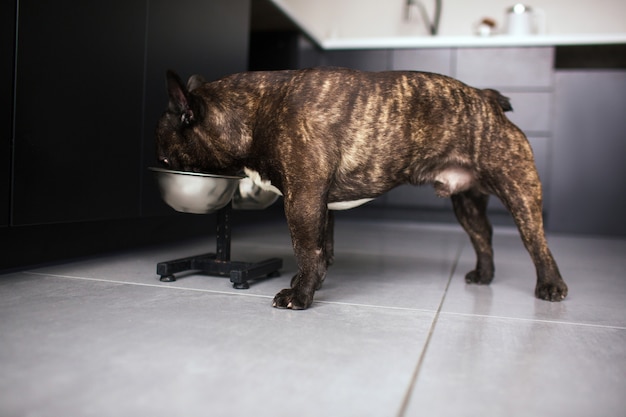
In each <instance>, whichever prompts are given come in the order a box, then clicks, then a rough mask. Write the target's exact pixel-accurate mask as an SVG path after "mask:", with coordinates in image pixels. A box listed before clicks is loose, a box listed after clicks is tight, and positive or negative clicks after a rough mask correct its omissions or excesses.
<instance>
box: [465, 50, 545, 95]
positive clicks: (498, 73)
mask: <svg viewBox="0 0 626 417" xmlns="http://www.w3.org/2000/svg"><path fill="white" fill-rule="evenodd" d="M553 62H554V48H552V47H541V48H460V49H458V50H457V62H456V77H457V78H458V79H460V80H461V81H463V82H465V83H467V84H469V85H471V86H473V87H483V88H484V87H490V88H507V87H508V88H511V87H515V88H517V87H520V88H528V87H531V88H550V87H552V84H553V75H552V72H553V71H552V68H553Z"/></svg>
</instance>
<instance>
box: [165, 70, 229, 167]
mask: <svg viewBox="0 0 626 417" xmlns="http://www.w3.org/2000/svg"><path fill="white" fill-rule="evenodd" d="M204 84H205V81H204V79H202V77H200V76H197V75H194V76H192V77H191V78H190V79H189V82H188V83H187V85H186V86H185V84H184V83H183V82H182V81H181V79H180V78H179V77H178V75H177V74H176V73H174V72H173V71H168V72H167V93H168V95H169V104H168V107H167V110H166V111H165V112H164V113H163V114H162V115H161V118H160V119H159V122H158V124H157V129H156V152H157V155H156V156H157V160H158V162H159V165H160V166H162V167H163V168H168V169H172V170H178V171H194V172H206V173H218V174H233V173H234V172H233V171H236V170H237V168H236V167H234V166H233V161H232V157H231V155H230V154H229V152H228V149H225V146H224V143H225V142H226V141H228V140H229V137H230V136H231V135H230V134H229V132H227V131H225V130H228V129H227V127H228V124H222V123H220V122H219V121H220V120H222V119H223V117H222V116H223V113H224V109H223V108H221V106H220V105H219V104H215V102H214V101H215V100H214V98H213V97H211V96H210V94H208V93H206V92H203V91H201V90H202V88H201V87H202V86H203V85H204Z"/></svg>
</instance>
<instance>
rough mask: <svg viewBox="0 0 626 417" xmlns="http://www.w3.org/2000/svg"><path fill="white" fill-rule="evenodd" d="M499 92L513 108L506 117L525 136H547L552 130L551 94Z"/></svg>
mask: <svg viewBox="0 0 626 417" xmlns="http://www.w3.org/2000/svg"><path fill="white" fill-rule="evenodd" d="M501 92H502V94H503V95H505V96H507V97H509V98H510V99H511V105H512V106H513V111H512V112H508V113H507V116H508V117H509V119H511V121H512V122H513V123H515V124H516V125H517V126H519V127H520V128H521V129H522V130H523V131H524V132H526V134H528V133H531V132H532V133H533V134H537V133H540V134H547V133H548V132H550V131H551V130H552V126H551V124H552V121H551V119H552V118H551V116H550V115H551V114H552V111H551V110H552V93H522V92H507V91H501Z"/></svg>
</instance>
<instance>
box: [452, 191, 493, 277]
mask: <svg viewBox="0 0 626 417" xmlns="http://www.w3.org/2000/svg"><path fill="white" fill-rule="evenodd" d="M451 198H452V206H453V207H454V214H456V217H457V219H458V221H459V223H461V226H463V229H465V231H466V232H467V234H468V235H469V237H470V240H471V242H472V245H473V246H474V251H475V252H476V269H474V270H473V271H470V272H468V273H467V275H465V281H466V282H467V283H468V284H489V283H490V282H491V280H492V279H493V274H494V266H493V247H492V244H491V237H492V234H493V231H492V227H491V223H489V219H487V202H488V201H489V195H488V194H483V193H481V192H479V191H477V190H475V189H470V190H468V191H464V192H462V193H459V194H454V195H452V196H451Z"/></svg>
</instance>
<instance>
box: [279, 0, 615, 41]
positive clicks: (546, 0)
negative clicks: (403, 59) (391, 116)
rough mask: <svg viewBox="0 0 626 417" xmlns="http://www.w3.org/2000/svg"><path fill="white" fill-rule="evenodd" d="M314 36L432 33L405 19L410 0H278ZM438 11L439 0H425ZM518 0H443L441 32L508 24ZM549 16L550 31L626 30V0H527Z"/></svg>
mask: <svg viewBox="0 0 626 417" xmlns="http://www.w3.org/2000/svg"><path fill="white" fill-rule="evenodd" d="M272 1H273V2H274V3H275V4H277V5H278V6H279V7H281V8H283V10H285V11H286V12H287V13H288V14H290V15H291V17H292V18H294V19H295V20H296V21H297V23H299V24H300V26H301V27H303V29H305V30H306V31H308V32H309V33H310V34H311V35H312V36H313V37H315V38H317V39H320V40H323V39H329V38H336V37H339V38H364V37H385V36H403V35H413V36H415V35H426V34H427V31H426V28H425V27H424V25H423V24H422V23H421V21H417V22H413V23H410V24H408V23H406V22H405V21H404V19H403V15H404V8H405V4H406V0H272ZM422 2H423V4H424V5H425V6H426V8H427V9H429V11H430V14H431V16H432V9H433V5H434V0H422ZM515 2H516V1H515V0H443V7H442V16H441V23H440V31H439V34H440V35H441V36H467V35H473V34H474V27H475V25H476V23H477V22H478V21H480V20H481V19H482V18H483V17H491V18H494V19H495V20H496V21H497V22H498V24H499V25H504V16H505V10H506V9H507V8H509V7H510V6H511V5H513V4H514V3H515ZM525 4H527V5H530V6H531V7H537V8H541V9H543V10H544V11H545V14H546V16H547V34H548V35H550V34H554V35H566V34H608V33H626V1H625V0H594V1H588V0H527V1H526V2H525Z"/></svg>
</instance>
